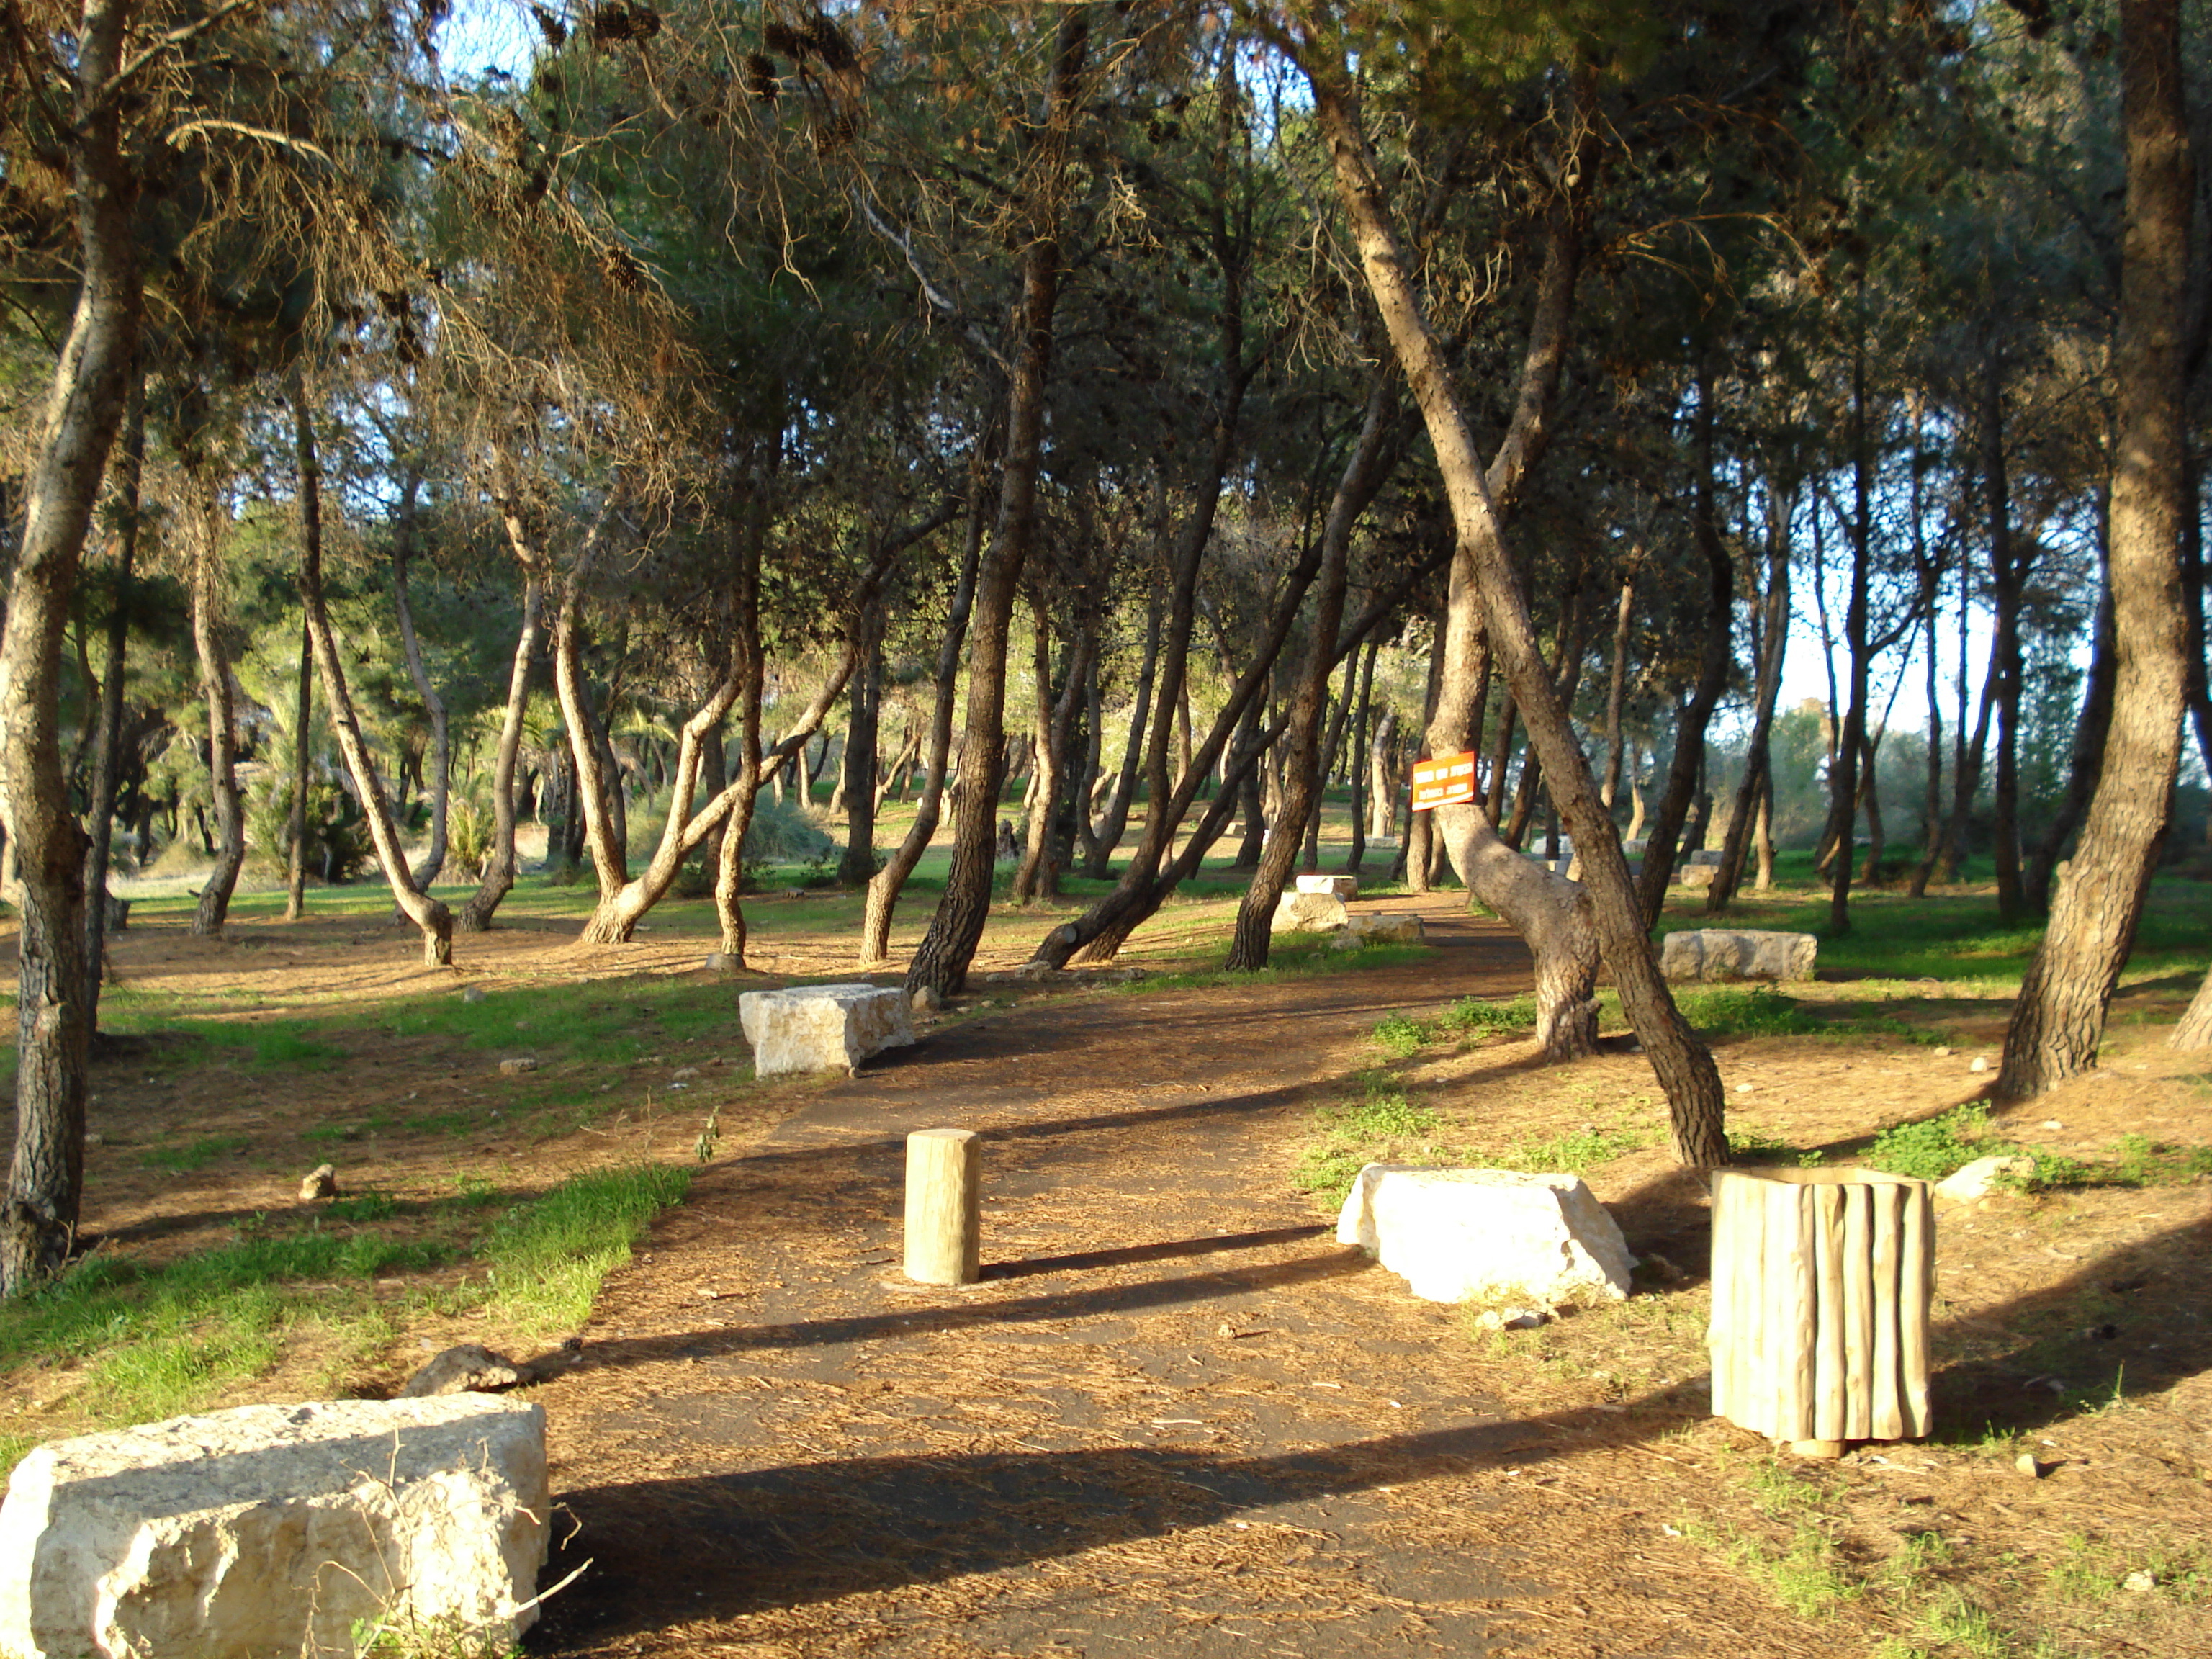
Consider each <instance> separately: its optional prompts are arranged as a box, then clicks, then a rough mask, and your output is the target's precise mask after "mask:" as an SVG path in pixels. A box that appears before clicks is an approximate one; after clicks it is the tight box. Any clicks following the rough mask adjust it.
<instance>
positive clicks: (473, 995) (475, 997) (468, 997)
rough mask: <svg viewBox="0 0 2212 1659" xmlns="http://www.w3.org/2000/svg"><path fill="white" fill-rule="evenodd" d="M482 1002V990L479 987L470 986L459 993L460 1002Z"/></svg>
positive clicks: (481, 987)
mask: <svg viewBox="0 0 2212 1659" xmlns="http://www.w3.org/2000/svg"><path fill="white" fill-rule="evenodd" d="M461 1000H462V1001H464V1002H482V1001H483V1000H484V989H483V986H481V985H471V986H470V987H469V988H468V989H467V990H465V991H464V992H462V993H461Z"/></svg>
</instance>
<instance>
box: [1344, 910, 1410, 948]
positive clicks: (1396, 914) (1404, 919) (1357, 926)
mask: <svg viewBox="0 0 2212 1659" xmlns="http://www.w3.org/2000/svg"><path fill="white" fill-rule="evenodd" d="M1427 937H1428V934H1427V932H1426V930H1425V929H1424V928H1423V927H1422V926H1421V919H1420V918H1419V916H1417V915H1414V914H1413V912H1412V911H1410V910H1380V911H1376V910H1366V911H1362V912H1360V913H1359V914H1358V915H1351V916H1346V918H1345V919H1344V931H1343V932H1342V933H1339V934H1338V935H1337V936H1336V937H1335V938H1334V939H1331V940H1330V941H1329V942H1328V945H1329V949H1331V950H1332V951H1357V950H1358V948H1359V947H1360V946H1361V945H1367V944H1370V943H1371V944H1375V945H1419V943H1420V942H1421V941H1422V940H1423V939H1426V938H1427Z"/></svg>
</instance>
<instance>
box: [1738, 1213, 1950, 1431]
mask: <svg viewBox="0 0 2212 1659" xmlns="http://www.w3.org/2000/svg"><path fill="white" fill-rule="evenodd" d="M1935 1242H1936V1229H1935V1220H1934V1214H1933V1211H1932V1208H1931V1205H1930V1198H1929V1190H1928V1186H1927V1183H1926V1182H1920V1181H1913V1180H1909V1179H1905V1178H1903V1177H1900V1176H1887V1175H1882V1174H1880V1173H1878V1172H1876V1171H1874V1170H1844V1169H1838V1170H1758V1171H1750V1170H1722V1171H1719V1172H1717V1173H1716V1174H1715V1176H1714V1177H1713V1271H1712V1297H1713V1307H1712V1325H1711V1349H1712V1375H1713V1413H1714V1415H1716V1416H1718V1417H1725V1418H1727V1419H1729V1420H1730V1421H1731V1422H1734V1423H1736V1424H1739V1425H1741V1426H1743V1427H1744V1428H1747V1429H1751V1430H1753V1431H1756V1432H1758V1433H1760V1434H1764V1435H1765V1436H1767V1437H1769V1438H1771V1439H1774V1440H1780V1441H1786V1442H1788V1443H1790V1446H1791V1448H1792V1449H1794V1450H1796V1451H1797V1452H1798V1453H1799V1454H1801V1455H1804V1456H1808V1457H1834V1456H1837V1455H1840V1454H1841V1452H1842V1451H1843V1449H1844V1445H1845V1444H1846V1443H1848V1442H1850V1441H1852V1440H1864V1439H1875V1440H1899V1439H1907V1438H1915V1439H1917V1438H1918V1437H1921V1436H1923V1435H1925V1434H1926V1433H1928V1431H1929V1413H1928V1314H1929V1298H1930V1294H1931V1291H1932V1288H1933V1279H1934V1267H1935Z"/></svg>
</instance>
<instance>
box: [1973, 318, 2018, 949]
mask: <svg viewBox="0 0 2212 1659" xmlns="http://www.w3.org/2000/svg"><path fill="white" fill-rule="evenodd" d="M1982 447H1983V454H1984V482H1985V483H1986V485H1987V488H1988V492H1989V516H1990V592H1991V597H1992V599H1994V601H1995V606H1996V626H1995V628H1994V629H1992V631H1991V639H1990V685H1991V688H1992V695H1993V696H1994V699H1995V701H1996V721H1997V734H1996V735H1997V753H1996V776H1995V778H1994V779H1993V781H1992V783H1993V787H1992V789H1991V792H1990V793H1991V800H1990V806H1991V811H1990V852H1991V854H1993V855H1994V858H1995V861H1996V878H1997V917H1998V920H1999V921H2002V923H2003V924H2004V925H2005V926H2006V927H2012V926H2014V925H2015V923H2017V922H2019V921H2021V919H2022V917H2023V916H2024V915H2025V914H2026V908H2027V907H2026V905H2025V904H2024V902H2023V896H2022V893H2021V869H2020V694H2021V667H2022V665H2021V647H2020V612H2021V598H2022V593H2021V588H2022V586H2023V584H2024V581H2025V579H2026V576H2027V556H2026V555H2025V554H2024V553H2022V552H2021V550H2020V549H2019V547H2018V545H2017V544H2016V542H2015V538H2014V536H2013V533H2012V503H2011V496H2010V488H2009V481H2008V474H2007V469H2006V465H2005V447H2004V395H2003V382H2002V367H2001V365H2000V363H1999V362H1998V359H1997V357H1996V354H1995V353H1994V352H1992V353H1991V354H1990V363H1989V368H1988V372H1987V374H1986V377H1985V390H1984V406H1983V418H1982Z"/></svg>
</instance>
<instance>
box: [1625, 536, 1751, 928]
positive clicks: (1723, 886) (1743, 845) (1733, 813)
mask: <svg viewBox="0 0 2212 1659" xmlns="http://www.w3.org/2000/svg"><path fill="white" fill-rule="evenodd" d="M1768 513H1769V516H1768V523H1767V544H1766V600H1765V614H1764V616H1763V617H1761V619H1760V623H1759V627H1760V634H1759V683H1758V685H1757V686H1756V688H1755V690H1754V693H1753V696H1754V702H1753V712H1752V718H1751V741H1750V743H1749V744H1748V745H1747V747H1746V748H1745V750H1744V762H1743V782H1742V784H1741V786H1740V787H1738V788H1737V790H1736V795H1735V805H1734V806H1733V807H1732V808H1731V809H1730V810H1729V822H1728V829H1727V832H1726V836H1725V838H1724V839H1723V842H1722V843H1721V867H1720V869H1719V871H1718V872H1717V873H1716V874H1715V876H1714V877H1713V884H1712V889H1711V891H1710V892H1708V893H1707V894H1706V895H1705V914H1706V915H1720V914H1721V913H1722V912H1723V911H1724V910H1726V909H1727V908H1728V907H1729V903H1730V902H1732V901H1733V900H1734V899H1735V890H1736V888H1737V887H1738V885H1739V884H1741V882H1742V880H1743V861H1744V858H1745V856H1746V854H1747V849H1748V848H1749V845H1750V842H1751V836H1752V817H1753V813H1754V812H1755V811H1756V810H1757V807H1758V804H1759V800H1760V799H1761V798H1762V796H1763V794H1764V792H1765V789H1766V787H1767V784H1768V782H1769V781H1770V780H1771V777H1772V775H1773V735H1774V709H1775V705H1776V703H1777V702H1778V701H1779V700H1780V697H1781V692H1782V663H1783V659H1784V655H1785V654H1786V653H1787V652H1788V649H1789V646H1790V513H1789V510H1788V508H1787V507H1784V509H1783V510H1782V512H1781V513H1779V514H1776V513H1774V510H1773V509H1772V507H1770V508H1769V509H1768ZM1777 520H1778V521H1777ZM1607 805H1611V800H1610V799H1609V798H1608V800H1607Z"/></svg>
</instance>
